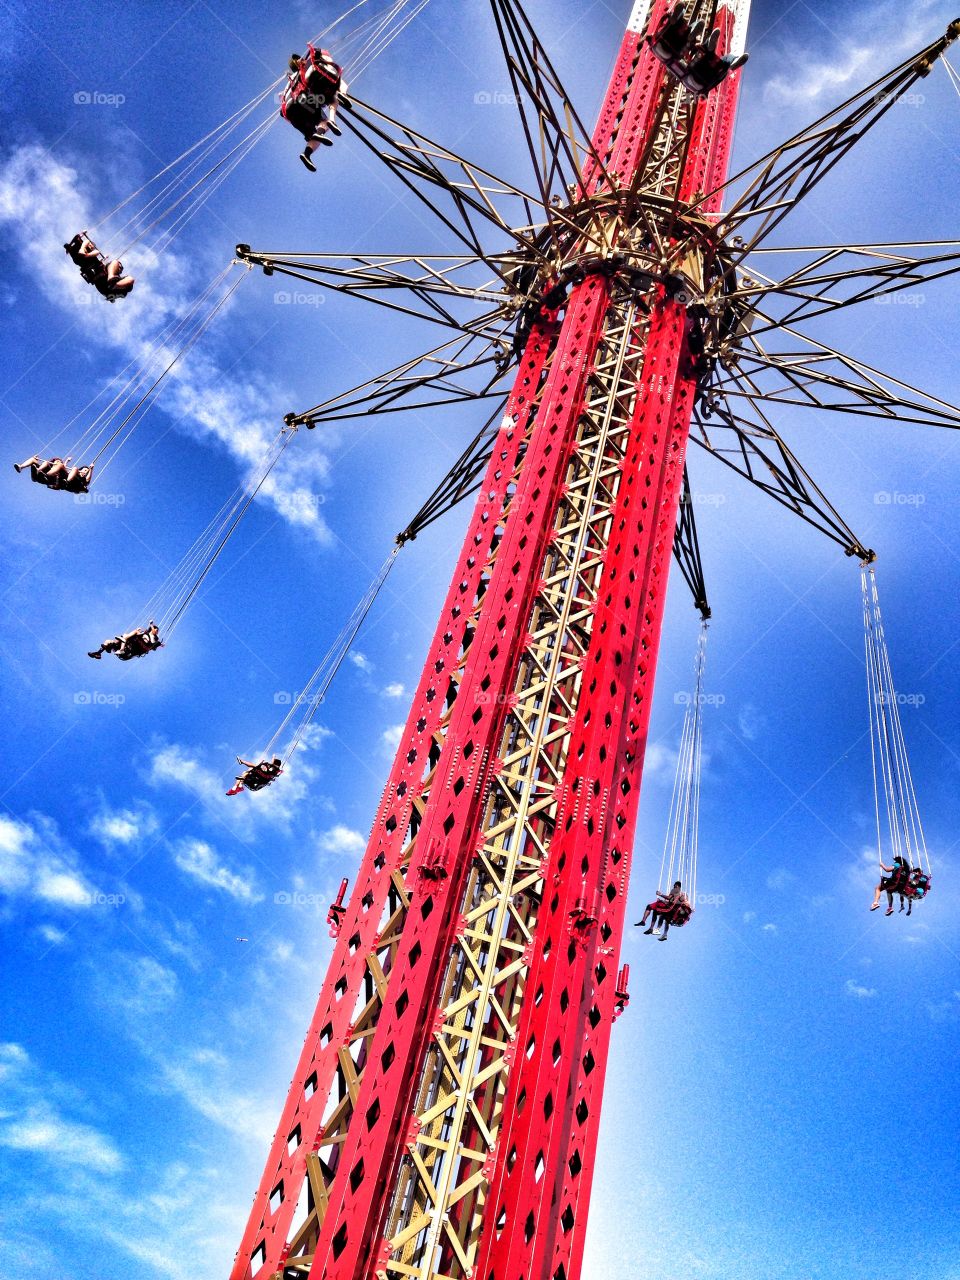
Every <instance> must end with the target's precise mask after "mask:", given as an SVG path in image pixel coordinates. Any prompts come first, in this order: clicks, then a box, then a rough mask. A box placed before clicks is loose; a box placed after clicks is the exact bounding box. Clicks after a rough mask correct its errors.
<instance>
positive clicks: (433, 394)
mask: <svg viewBox="0 0 960 1280" xmlns="http://www.w3.org/2000/svg"><path fill="white" fill-rule="evenodd" d="M511 363H512V357H511V353H510V344H509V341H508V340H507V339H505V338H504V337H502V336H501V334H500V333H499V332H498V331H497V329H496V327H494V328H493V331H492V332H483V333H478V334H471V335H469V336H468V337H465V338H457V339H454V340H453V341H451V342H445V343H443V344H442V345H441V346H439V347H434V348H432V349H431V350H430V351H425V352H423V353H422V354H421V355H418V356H414V357H413V358H412V359H410V360H408V361H406V362H405V363H404V364H401V365H397V366H395V367H394V368H393V369H388V370H387V371H386V372H384V373H380V374H377V375H376V376H375V377H373V378H370V379H368V380H367V381H366V382H363V383H360V384H359V386H356V387H352V388H351V389H350V390H349V391H342V392H340V393H339V394H338V395H336V396H332V397H331V398H330V399H329V400H324V401H323V402H322V403H320V404H317V405H314V406H313V407H312V408H310V409H305V410H303V411H302V412H300V413H290V414H287V416H286V418H285V419H284V421H285V422H286V423H287V424H288V425H291V426H305V427H307V428H312V427H316V426H319V425H320V424H321V423H325V422H343V421H348V420H353V419H356V418H368V417H371V416H376V415H378V414H384V413H398V412H402V411H409V410H412V409H429V408H436V407H439V406H442V405H451V404H464V403H468V402H470V401H473V400H489V399H492V398H495V397H499V396H502V395H503V394H504V385H503V384H504V382H505V379H506V378H507V376H508V374H509V372H510V365H511Z"/></svg>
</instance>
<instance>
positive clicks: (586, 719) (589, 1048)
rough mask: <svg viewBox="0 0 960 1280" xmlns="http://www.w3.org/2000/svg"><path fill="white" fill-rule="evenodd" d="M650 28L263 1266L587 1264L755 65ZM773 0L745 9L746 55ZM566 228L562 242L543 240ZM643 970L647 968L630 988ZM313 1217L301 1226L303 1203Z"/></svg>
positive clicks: (434, 656) (255, 1228) (420, 738)
mask: <svg viewBox="0 0 960 1280" xmlns="http://www.w3.org/2000/svg"><path fill="white" fill-rule="evenodd" d="M670 7H672V6H670V5H668V4H665V3H664V2H663V0H658V2H657V3H656V4H655V5H654V6H653V13H652V14H651V12H650V6H649V5H648V4H646V3H643V2H641V3H640V4H638V5H637V6H636V8H635V10H634V12H633V14H632V17H631V19H630V23H629V27H628V30H627V32H626V35H625V37H624V41H623V45H622V48H621V51H620V56H619V59H618V62H617V65H616V68H615V71H614V74H613V79H612V82H611V84H610V87H609V90H608V93H607V97H606V100H605V102H604V105H603V108H602V111H601V114H600V119H599V123H598V125H597V127H596V131H595V134H594V140H593V153H594V154H593V156H591V158H590V159H589V160H588V162H587V163H586V164H585V166H584V168H583V175H582V182H581V184H580V186H579V189H577V190H575V191H572V192H571V193H570V195H571V199H570V203H569V204H568V206H567V207H566V208H564V209H562V210H559V211H558V217H557V219H556V222H557V226H556V229H555V231H553V232H552V242H551V243H550V244H549V245H547V244H540V245H538V246H537V248H538V250H541V251H542V262H541V256H540V254H538V255H537V256H531V258H530V263H529V266H526V267H525V269H526V270H527V272H528V276H530V277H532V276H534V275H535V274H537V273H539V275H540V278H539V279H536V280H535V281H534V280H530V281H529V283H528V285H527V287H528V291H530V292H532V293H533V294H534V296H535V298H536V299H537V305H536V307H531V308H529V309H528V316H529V324H528V327H527V332H526V335H525V341H524V343H523V348H522V356H521V359H520V363H519V368H518V370H517V373H516V378H515V382H514V385H513V389H512V393H511V394H510V397H509V400H508V403H507V406H506V412H505V414H504V416H503V419H502V423H501V425H500V428H499V435H498V437H497V439H496V442H495V445H494V448H493V450H492V454H491V457H490V461H489V464H488V467H487V472H486V475H485V477H484V479H483V483H482V485H481V489H480V497H479V500H478V502H477V505H476V508H475V510H474V513H473V518H472V520H471V522H470V526H469V529H468V531H467V535H466V538H465V541H464V545H463V550H462V552H461V554H460V559H459V561H458V563H457V566H456V570H455V573H454V575H453V581H452V584H451V587H450V591H449V593H448V596H447V599H446V602H445V604H444V608H443V614H442V617H441V620H440V623H439V625H438V627H437V631H436V635H435V637H434V640H433V643H432V645H431V648H430V653H429V656H428V658H427V661H426V664H425V667H424V672H423V676H422V678H421V681H420V684H419V687H418V689H417V692H416V695H415V697H414V700H413V705H412V707H411V710H410V714H409V717H408V719H407V723H406V727H405V730H404V733H403V737H402V740H401V742H400V745H399V747H398V751H397V756H396V761H395V764H394V767H393V770H392V772H391V774H390V778H389V781H388V783H387V786H386V790H385V791H384V794H383V799H382V802H381V805H380V808H379V810H378V812H377V815H376V818H375V820H374V824H373V831H372V834H371V837H370V842H369V845H368V847H367V851H366V855H365V857H364V859H363V863H362V866H361V868H360V872H359V876H358V879H357V883H356V886H355V888H354V891H353V895H352V897H351V899H350V902H349V904H348V905H347V906H346V910H345V912H344V914H343V917H342V919H341V920H340V921H339V928H338V934H339V936H338V937H337V941H336V946H335V949H334V955H333V958H332V961H331V964H330V969H329V971H328V974H327V978H326V981H325V983H324V987H323V991H322V993H321V996H320V1001H319V1004H318V1006H317V1010H316V1014H315V1016H314V1020H313V1022H312V1024H311V1026H310V1029H309V1032H308V1036H307V1042H306V1045H305V1047H304V1050H303V1053H302V1055H301V1058H300V1062H299V1064H298V1066H297V1070H296V1074H295V1076H294V1079H293V1083H292V1086H291V1089H290V1093H289V1097H288V1099H287V1104H286V1107H285V1108H284V1112H283V1116H282V1119H281V1122H280V1127H279V1128H278V1130H277V1134H276V1138H275V1141H274V1143H273V1147H272V1150H271V1153H270V1158H269V1162H268V1166H267V1170H266V1173H265V1175H264V1179H263V1181H262V1183H261V1185H260V1189H259V1191H258V1194H257V1197H256V1201H255V1204H254V1208H253V1213H252V1215H251V1218H250V1223H249V1227H248V1230H247V1233H246V1235H245V1237H244V1240H243V1244H242V1246H241V1249H240V1252H239V1254H238V1257H237V1262H236V1266H235V1268H234V1272H233V1275H234V1277H235V1280H246V1278H247V1277H249V1276H251V1275H255V1274H260V1273H262V1274H263V1275H277V1276H286V1275H290V1276H293V1275H298V1276H299V1275H309V1276H312V1277H316V1278H317V1280H319V1277H324V1278H325V1280H334V1277H336V1278H337V1280H341V1278H342V1280H350V1278H354V1277H356V1278H359V1277H369V1280H374V1277H383V1278H384V1280H386V1278H387V1277H390V1278H391V1280H392V1277H400V1276H409V1277H414V1276H415V1277H420V1278H421V1280H432V1278H433V1277H437V1278H439V1277H450V1278H451V1280H452V1278H454V1277H456V1278H458V1280H459V1278H460V1277H464V1278H467V1277H473V1276H477V1277H479V1276H483V1277H489V1278H491V1280H493V1278H496V1277H504V1280H506V1278H507V1277H510V1278H511V1280H512V1278H513V1277H517V1276H524V1277H526V1276H529V1277H533V1276H537V1277H540V1276H542V1277H555V1278H557V1280H560V1278H561V1277H567V1278H568V1280H574V1278H575V1277H576V1276H578V1275H579V1273H580V1266H581V1259H582V1255H583V1245H584V1235H585V1230H586V1222H587V1210H588V1205H589V1199H590V1188H591V1183H592V1180H593V1164H594V1155H595V1152H596V1148H597V1135H598V1127H599V1122H600V1109H601V1100H602V1093H603V1081H604V1076H605V1072H606V1064H607V1055H608V1050H609V1044H610V1035H611V1028H612V1025H613V1022H614V1019H615V1017H616V1016H617V1013H618V1010H620V1009H622V1007H623V1004H624V1002H625V1000H626V993H625V991H624V989H623V980H622V976H621V975H620V974H619V953H620V944H621V939H622V934H623V927H624V912H625V907H626V899H627V887H628V881H629V871H630V857H631V849H632V844H633V835H634V826H635V821H636V815H637V802H638V798H639V793H640V780H641V773H642V769H643V759H644V748H645V744H646V737H647V728H648V724H649V718H650V707H651V700H652V694H653V682H654V676H655V673H656V665H657V650H658V646H659V642H660V631H661V624H662V619H663V609H664V600H665V595H666V588H667V577H668V570H669V566H670V560H671V556H672V553H673V543H674V530H675V527H676V524H677V516H678V508H679V504H680V499H681V494H682V490H683V477H684V459H685V455H686V449H687V437H688V432H689V428H690V420H691V414H692V410H693V401H694V396H695V393H696V388H697V380H698V376H699V372H698V370H699V363H698V362H699V357H700V353H701V351H702V335H701V334H700V332H699V330H698V327H697V326H696V325H694V324H692V323H691V322H690V319H689V317H688V307H689V305H690V304H691V302H692V300H693V299H694V298H697V299H702V298H703V296H704V294H705V292H706V288H707V287H708V283H709V281H710V280H711V279H713V278H715V277H716V276H718V274H719V273H721V272H722V269H723V267H722V246H721V244H720V243H719V242H718V240H717V238H716V235H715V233H714V230H713V226H712V219H711V215H712V214H713V213H715V211H716V210H715V208H714V207H713V204H712V202H711V201H709V200H707V201H704V203H703V204H702V206H701V207H700V209H699V210H698V212H697V213H696V215H694V216H693V217H692V218H690V219H689V220H688V219H686V218H684V217H683V216H680V215H679V213H678V211H679V210H680V209H681V208H683V207H684V206H686V205H689V204H690V203H691V202H693V201H694V200H695V199H696V200H702V198H703V196H704V193H708V192H711V191H713V190H715V189H716V188H717V187H719V186H720V185H722V183H723V180H724V178H725V176H726V170H727V164H728V157H729V153H730V146H731V138H732V129H733V119H734V111H735V106H736V99H737V91H738V80H739V72H737V71H735V72H733V73H732V74H730V75H728V76H727V78H726V79H725V80H724V81H723V83H722V84H721V85H720V86H719V87H718V88H716V89H715V90H714V91H713V92H712V93H710V94H709V95H707V96H706V97H702V98H698V97H695V96H693V95H691V94H689V93H688V92H687V91H686V90H684V88H683V87H682V85H681V84H680V82H679V81H678V80H675V79H673V78H672V77H671V75H670V74H669V73H668V72H667V71H666V69H665V67H664V65H663V63H662V62H660V61H659V60H658V59H657V58H656V57H655V56H654V54H653V52H652V50H651V48H650V46H649V44H648V43H647V42H646V41H645V40H644V33H645V31H646V30H647V28H648V21H652V22H653V23H654V24H657V23H658V22H659V20H660V19H662V17H663V16H664V15H665V14H666V12H667V10H668V9H669V8H670ZM748 7H749V6H748V3H747V2H746V0H738V2H737V3H735V4H733V5H732V6H731V7H720V8H719V9H718V10H717V11H716V15H715V23H714V25H715V26H717V27H719V29H720V47H719V49H718V52H719V53H721V54H723V53H740V52H742V50H743V45H744V31H745V26H746V21H747V10H748ZM542 239H543V238H542V237H541V240H542ZM618 977H620V980H619V981H618ZM298 1205H299V1210H300V1214H299V1218H300V1220H299V1222H297V1216H298V1215H297V1210H298Z"/></svg>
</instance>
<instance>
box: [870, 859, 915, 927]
mask: <svg viewBox="0 0 960 1280" xmlns="http://www.w3.org/2000/svg"><path fill="white" fill-rule="evenodd" d="M909 878H910V864H909V862H907V860H906V859H905V858H903V857H901V856H900V854H897V856H896V857H895V858H894V860H893V866H892V867H888V866H886V865H885V863H883V862H881V863H880V883H879V884H878V885H877V890H876V893H875V895H874V899H873V902H872V903H871V904H870V910H871V911H876V909H877V908H878V907H879V906H880V894H881V893H885V894H886V895H887V909H886V911H885V912H884V915H888V916H892V915H893V895H894V894H895V893H899V892H900V888H901V886H902V885H905V884H906V883H907V881H908V879H909Z"/></svg>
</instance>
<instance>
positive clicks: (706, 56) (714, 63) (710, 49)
mask: <svg viewBox="0 0 960 1280" xmlns="http://www.w3.org/2000/svg"><path fill="white" fill-rule="evenodd" d="M719 36H720V32H719V29H718V30H715V31H714V32H713V34H712V35H711V36H710V42H709V43H708V44H707V45H705V46H703V47H702V48H701V49H699V50H697V52H696V53H695V55H694V57H693V59H692V61H691V62H690V64H689V66H688V67H687V68H686V70H685V71H684V73H683V75H682V76H681V77H680V79H681V81H682V83H683V86H684V88H685V89H689V90H690V92H691V93H695V94H696V95H697V97H698V98H705V97H706V96H707V94H709V93H712V92H713V90H714V89H716V88H718V87H719V86H720V85H721V84H723V82H724V80H726V78H727V76H728V75H729V74H730V72H731V71H736V70H737V69H738V68H739V67H742V66H743V64H744V63H745V62H746V61H747V54H745V53H741V54H739V55H738V56H736V57H734V56H733V55H732V54H724V56H723V57H722V58H721V57H718V56H717V53H716V47H717V39H718V38H719Z"/></svg>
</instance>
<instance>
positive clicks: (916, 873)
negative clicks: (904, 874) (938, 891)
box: [900, 867, 930, 916]
mask: <svg viewBox="0 0 960 1280" xmlns="http://www.w3.org/2000/svg"><path fill="white" fill-rule="evenodd" d="M929 890H930V877H929V876H928V875H927V873H926V872H925V871H924V869H923V867H914V868H913V870H912V871H911V872H910V875H909V876H908V878H907V883H906V885H905V887H904V892H903V893H901V895H900V910H901V911H902V910H903V899H904V897H906V899H907V915H908V916H909V915H912V914H913V904H914V902H920V901H921V900H922V899H923V898H925V897H926V896H927V893H928V892H929Z"/></svg>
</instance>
